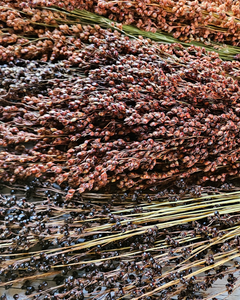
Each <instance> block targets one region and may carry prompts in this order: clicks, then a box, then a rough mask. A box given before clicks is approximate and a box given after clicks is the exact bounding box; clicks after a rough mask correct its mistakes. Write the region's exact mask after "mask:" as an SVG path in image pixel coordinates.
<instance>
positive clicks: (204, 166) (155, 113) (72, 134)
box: [0, 26, 240, 198]
mask: <svg viewBox="0 0 240 300" xmlns="http://www.w3.org/2000/svg"><path fill="white" fill-rule="evenodd" d="M66 29H67V28H66V26H65V30H66ZM83 30H84V34H83V36H79V37H78V38H72V44H71V45H70V46H64V44H61V43H60V44H59V48H58V47H57V45H56V47H53V48H52V50H51V57H58V58H60V57H61V54H59V51H61V53H62V55H63V57H64V58H65V60H64V62H62V63H58V64H56V65H55V66H54V65H53V66H51V65H49V64H45V63H44V62H42V63H37V62H34V61H31V63H29V64H27V62H26V61H22V60H21V59H18V60H13V61H12V62H11V63H10V64H9V65H6V66H3V67H2V68H1V76H2V78H3V79H4V80H3V81H2V87H1V89H2V90H1V93H2V96H1V103H2V106H1V124H0V127H1V140H0V143H1V146H2V147H4V148H3V151H2V152H1V155H0V165H1V172H0V177H1V180H5V181H9V182H15V181H16V180H17V179H26V178H28V177H29V176H32V175H33V174H34V176H36V177H39V178H44V179H45V180H46V179H48V180H50V181H52V182H53V181H55V182H56V183H58V184H59V185H60V186H62V187H64V186H66V185H67V186H68V185H69V186H70V187H71V190H70V191H69V198H71V197H72V195H73V194H74V193H75V192H76V191H78V192H79V193H83V192H85V191H90V190H99V189H101V188H103V187H107V186H108V187H110V186H112V185H115V186H116V185H117V187H118V188H119V189H123V190H128V189H131V188H137V189H145V188H150V187H152V186H155V185H164V184H165V183H169V182H173V181H174V180H175V179H177V178H186V179H189V180H192V179H193V178H195V180H197V181H198V182H199V183H201V184H202V183H204V182H205V181H218V182H221V181H222V182H224V181H225V179H226V177H235V176H238V170H239V162H238V160H239V137H238V134H239V122H240V119H239V109H240V106H239V103H238V99H239V94H240V90H239V83H238V78H239V68H240V63H239V62H237V61H233V62H224V61H222V60H221V59H220V58H219V57H218V55H217V54H216V53H213V52H211V53H206V52H205V50H204V49H202V48H199V47H194V46H192V47H190V48H189V49H188V50H185V49H184V48H183V47H181V46H180V45H178V44H176V45H171V46H169V45H163V44H160V45H159V44H157V43H154V42H151V41H150V40H144V39H143V40H141V39H137V40H130V39H129V38H128V37H126V36H123V35H121V34H120V33H119V32H117V31H114V32H112V31H111V30H104V29H101V28H100V27H98V26H95V27H91V26H84V28H83ZM52 34H53V35H52V39H53V41H54V39H55V37H56V38H57V40H58V41H59V40H64V34H63V33H61V32H60V31H58V30H57V29H55V30H54V32H53V33H52ZM69 39H70V38H69ZM67 41H68V40H67ZM69 41H70V40H69ZM76 41H78V43H79V45H80V44H81V46H80V47H79V48H78V51H76V46H75V45H74V43H75V42H76ZM53 43H55V41H54V42H53ZM88 43H90V44H88ZM68 47H70V48H68ZM65 48H66V49H65ZM40 49H44V47H43V48H41V47H40ZM28 50H29V51H28V55H29V56H28V55H27V57H29V58H30V57H31V50H30V49H28ZM57 50H58V51H57ZM64 50H66V51H64ZM46 55H48V54H47V53H46ZM23 57H24V56H23ZM33 57H35V55H33ZM43 60H45V59H43ZM37 70H39V71H37ZM53 70H56V71H53ZM79 71H80V72H81V73H80V76H79V77H78V76H75V75H74V76H73V75H71V72H73V73H74V74H77V73H76V72H79ZM66 73H69V74H68V75H67V74H66ZM37 83H40V84H39V85H36V84H37ZM34 86H35V87H34ZM29 142H30V145H29V146H27V147H26V143H28V144H29Z"/></svg>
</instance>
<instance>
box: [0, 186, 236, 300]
mask: <svg viewBox="0 0 240 300" xmlns="http://www.w3.org/2000/svg"><path fill="white" fill-rule="evenodd" d="M179 184H180V183H179ZM181 187H182V189H183V190H184V191H185V193H186V195H188V193H189V192H191V193H192V192H193V191H194V190H196V191H197V190H198V187H194V186H192V187H187V186H186V185H184V182H183V181H182V182H181ZM224 188H225V189H226V188H228V187H227V186H225V187H224ZM177 189H178V188H177V187H176V190H175V191H173V190H172V191H170V190H168V191H167V190H166V191H165V192H164V193H161V194H157V195H156V194H155V195H144V194H141V193H134V194H124V195H123V194H122V195H115V196H112V197H111V196H110V195H106V194H104V195H101V194H99V195H93V194H92V195H91V194H85V195H83V198H78V199H77V198H75V199H73V200H72V202H71V203H68V202H66V199H65V196H64V194H63V193H62V192H61V191H60V190H56V189H54V188H51V187H49V188H47V187H44V188H42V187H41V185H40V182H39V181H36V180H35V181H32V182H31V183H30V185H29V186H28V187H27V188H26V189H22V187H21V186H15V187H14V190H12V191H11V194H12V195H9V194H8V195H7V194H5V195H2V196H1V200H0V204H1V207H2V216H3V217H2V221H4V224H3V225H1V227H0V228H1V232H2V234H1V239H2V240H3V242H2V243H1V246H0V249H1V252H2V256H1V260H2V263H1V275H0V276H1V279H2V283H0V286H6V287H10V286H12V285H13V287H15V286H16V285H18V284H19V283H21V285H22V286H23V288H24V289H26V295H31V296H29V297H26V298H25V299H29V298H31V299H48V298H47V297H49V299H51V297H53V295H55V297H56V299H85V297H86V298H88V299H99V298H100V297H101V298H106V299H129V298H131V299H155V298H159V297H161V299H171V297H173V296H174V295H177V296H178V299H185V298H186V297H191V298H194V297H195V298H196V299H202V298H201V297H200V296H199V298H197V297H198V296H197V295H198V294H199V292H201V291H202V290H206V289H208V288H210V287H211V286H212V285H213V284H214V282H215V281H216V280H217V279H219V278H223V277H224V276H228V282H229V283H228V284H227V286H226V288H227V290H228V292H229V293H232V291H233V290H234V289H235V288H238V286H239V282H238V281H237V278H236V277H235V272H236V271H237V270H238V268H239V265H238V262H237V261H236V262H235V265H233V266H232V267H229V268H227V267H225V266H224V264H225V263H227V262H230V261H231V260H233V259H235V258H237V257H239V253H238V247H239V243H240V241H239V230H240V227H239V221H240V219H239V215H238V212H239V204H238V203H239V196H240V195H239V191H236V192H234V191H232V192H228V193H226V192H225V193H224V192H221V194H219V192H220V191H218V190H217V189H215V191H214V190H212V189H209V188H206V189H205V190H202V191H201V193H202V196H200V197H198V198H189V196H188V197H186V196H184V197H183V196H180V195H179V194H178V193H176V191H177ZM24 190H25V197H27V199H28V200H29V199H31V197H32V196H34V195H37V198H38V199H39V200H40V201H36V200H38V199H36V200H35V202H34V203H33V204H31V203H27V202H24V201H23V198H22V197H23V193H24ZM206 192H207V193H211V194H212V195H207V193H206ZM35 197H36V196H35ZM173 197H178V198H179V200H178V201H177V202H175V204H174V205H173V202H172V199H173ZM87 199H92V200H90V201H87ZM9 203H12V205H13V206H12V208H9V207H8V205H9ZM37 220H38V221H37ZM36 246H37V247H38V248H40V249H39V250H38V251H36V250H33V249H34V248H35V247H36ZM7 257H9V258H8V259H7ZM5 258H6V260H5ZM52 276H53V277H54V281H55V282H56V286H54V287H52V288H48V287H47V285H46V284H45V283H43V284H42V283H40V284H39V286H36V285H35V284H34V282H32V281H34V280H36V279H41V278H43V277H44V279H45V280H46V279H47V278H51V277H52ZM23 281H24V282H25V283H24V284H23ZM221 292H224V291H219V294H220V293H221ZM34 295H35V297H36V298H33V297H34ZM147 297H150V298H147Z"/></svg>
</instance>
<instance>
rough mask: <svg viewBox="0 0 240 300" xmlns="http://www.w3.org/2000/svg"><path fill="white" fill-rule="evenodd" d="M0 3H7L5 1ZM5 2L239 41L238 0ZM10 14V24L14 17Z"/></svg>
mask: <svg viewBox="0 0 240 300" xmlns="http://www.w3.org/2000/svg"><path fill="white" fill-rule="evenodd" d="M0 3H2V5H6V1H1V2H0ZM7 4H8V5H10V6H11V7H13V8H21V9H22V10H23V11H24V12H26V13H29V11H31V10H32V9H33V10H34V9H36V10H37V9H38V7H40V6H42V7H50V6H52V5H57V6H58V7H63V8H67V9H68V10H74V9H76V8H79V9H84V10H88V11H92V12H95V13H97V14H99V15H103V16H106V17H108V18H110V19H112V20H115V21H118V22H121V23H123V24H127V25H135V26H137V27H138V28H140V29H143V30H147V31H151V32H156V31H157V30H162V31H164V32H168V33H171V34H173V36H174V37H176V38H180V39H181V40H183V41H191V40H202V41H205V42H208V41H209V40H211V41H215V42H220V43H229V44H232V45H238V44H239V37H240V23H239V17H240V9H239V3H238V1H235V0H229V1H222V0H215V1H209V0H195V1H191V0H181V1H178V0H135V1H133V0H121V1H113V0H91V1H82V0H75V1H72V0H69V1H68V0H64V1H58V0H51V1H46V0H34V1H26V2H25V1H19V0H18V1H7ZM13 15H14V13H13ZM13 15H12V16H11V17H10V20H9V23H11V20H13V19H14V16H13ZM54 17H56V15H54V13H50V14H49V13H47V14H46V15H45V16H40V14H39V12H38V13H36V15H34V17H33V20H34V21H35V22H40V20H41V21H42V20H43V19H44V21H46V22H47V23H49V24H54V23H55V21H54ZM23 25H24V24H23V22H22V21H19V23H18V24H16V25H15V26H20V27H21V26H23ZM26 25H27V26H29V25H28V24H26ZM30 27H31V26H30ZM28 29H30V28H28ZM30 30H31V29H30Z"/></svg>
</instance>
